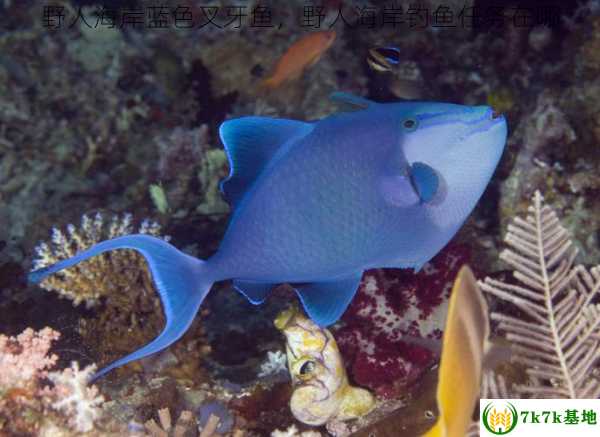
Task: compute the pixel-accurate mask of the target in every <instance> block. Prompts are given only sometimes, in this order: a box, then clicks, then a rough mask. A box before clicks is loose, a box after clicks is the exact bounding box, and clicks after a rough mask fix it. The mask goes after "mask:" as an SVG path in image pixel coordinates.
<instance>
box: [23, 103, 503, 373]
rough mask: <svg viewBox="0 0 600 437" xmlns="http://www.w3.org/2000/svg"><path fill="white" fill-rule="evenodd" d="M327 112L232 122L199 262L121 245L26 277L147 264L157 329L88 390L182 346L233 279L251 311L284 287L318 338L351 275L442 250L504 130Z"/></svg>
mask: <svg viewBox="0 0 600 437" xmlns="http://www.w3.org/2000/svg"><path fill="white" fill-rule="evenodd" d="M332 98H334V99H335V100H337V101H338V102H340V103H342V104H344V105H346V106H348V107H349V108H350V109H351V110H350V111H346V112H339V113H336V114H334V115H332V116H329V117H326V118H324V119H322V120H318V121H315V122H303V121H296V120H285V119H272V118H265V117H243V118H239V119H234V120H229V121H226V122H224V123H223V124H222V125H221V128H220V134H221V139H222V141H223V143H224V145H225V148H226V150H227V154H228V157H229V163H230V168H231V172H230V175H229V177H228V178H227V179H226V180H225V181H223V182H222V185H221V188H222V191H223V194H224V195H225V197H226V198H227V199H228V200H229V201H230V203H231V204H232V206H233V213H232V217H231V219H230V223H229V227H228V229H227V232H226V234H225V236H224V238H223V241H222V242H221V245H220V248H219V250H218V251H217V252H216V253H215V254H214V255H213V256H212V257H211V258H209V259H207V260H206V261H202V260H199V259H196V258H193V257H190V256H188V255H185V254H183V253H182V252H180V251H178V250H177V249H176V248H174V247H173V246H171V245H169V244H168V243H166V242H164V241H162V240H159V239H156V238H153V237H150V236H145V235H129V236H124V237H119V238H115V239H113V240H108V241H104V242H101V243H99V244H97V245H95V246H93V247H91V248H90V249H87V250H86V251H84V252H82V253H80V254H78V255H76V256H75V257H73V258H70V259H68V260H64V261H61V262H59V263H57V264H55V265H53V266H50V267H46V268H44V269H40V270H37V271H34V272H31V273H30V280H31V281H32V282H39V281H41V280H42V279H43V278H45V277H46V276H48V275H50V274H52V273H54V272H56V271H58V270H61V269H63V268H66V267H69V266H71V265H73V264H75V263H77V262H80V261H82V260H84V259H86V258H89V257H90V256H94V255H96V254H98V253H101V252H104V251H107V250H113V249H119V248H131V249H136V250H138V251H139V252H141V253H142V255H144V257H145V258H146V260H147V261H148V264H149V267H150V270H151V272H152V276H153V279H154V282H155V285H156V287H157V290H158V292H159V295H160V297H161V300H162V302H163V305H164V309H165V315H166V319H167V323H166V326H165V328H164V330H163V332H162V333H161V334H160V335H159V336H158V337H157V338H156V339H155V340H153V341H152V342H151V343H149V344H147V345H146V346H144V347H143V348H141V349H139V350H137V351H135V352H134V353H132V354H130V355H128V356H126V357H124V358H121V359H120V360H117V361H116V362H114V363H112V364H111V365H109V366H108V367H107V368H105V369H103V370H102V371H101V372H100V373H99V374H98V375H97V376H100V375H102V374H104V373H106V372H107V371H109V370H110V369H113V368H114V367H117V366H120V365H122V364H124V363H126V362H129V361H132V360H135V359H139V358H141V357H143V356H146V355H149V354H151V353H154V352H157V351H158V350H161V349H163V348H165V347H167V346H168V345H169V344H171V343H172V342H174V341H175V340H177V339H178V338H179V337H181V335H183V333H184V332H185V331H186V330H187V328H188V327H189V325H190V323H191V321H192V320H193V318H194V316H195V315H196V312H197V311H198V308H199V306H200V304H201V303H202V300H203V299H204V297H205V296H206V294H207V293H208V292H209V291H210V288H211V286H212V284H213V283H214V282H216V281H221V280H226V279H232V280H233V284H234V286H235V288H236V289H237V290H239V291H240V292H241V293H243V294H244V295H245V296H246V297H247V298H248V299H249V300H250V301H251V302H252V303H255V304H259V303H261V302H263V301H264V300H265V299H266V297H267V295H268V293H269V291H270V290H271V289H272V288H273V287H274V286H275V285H277V284H280V283H290V284H292V286H294V288H295V289H296V291H297V292H298V295H299V297H300V300H301V301H302V303H303V305H304V308H305V310H306V312H307V314H308V315H309V316H310V317H311V318H312V319H313V320H314V321H315V322H316V323H317V324H319V325H321V326H326V325H329V324H331V323H334V322H335V321H336V320H338V319H339V317H340V316H341V315H342V313H343V312H344V310H345V309H346V308H347V306H348V305H349V303H350V301H351V300H352V297H353V296H354V294H355V292H356V290H357V288H358V285H359V283H360V279H361V276H362V273H363V271H364V270H367V269H370V268H378V267H398V268H406V267H412V268H415V269H418V268H420V266H421V265H423V264H424V263H425V262H427V261H428V260H429V259H431V258H432V257H433V256H434V255H435V254H436V253H437V252H438V251H439V250H440V249H441V248H442V247H443V246H444V245H445V244H446V243H447V242H448V241H449V240H450V239H451V238H452V237H453V236H454V234H455V233H456V231H457V230H458V229H459V228H460V226H461V225H462V223H463V222H464V220H465V219H466V218H467V216H468V215H469V213H470V212H471V211H472V209H473V208H474V206H475V204H476V202H477V201H478V199H479V197H480V196H481V194H482V193H483V191H484V189H485V187H486V186H487V184H488V182H489V180H490V178H491V176H492V174H493V172H494V170H495V168H496V166H497V164H498V161H499V159H500V156H501V155H502V151H503V149H504V145H505V142H506V136H507V127H506V121H505V120H504V118H503V117H494V115H493V112H492V110H491V108H489V107H486V106H461V105H454V104H447V103H432V102H400V103H387V104H379V103H375V102H371V101H368V100H366V99H362V98H360V97H355V96H351V95H347V94H343V93H335V94H334V95H333V96H332Z"/></svg>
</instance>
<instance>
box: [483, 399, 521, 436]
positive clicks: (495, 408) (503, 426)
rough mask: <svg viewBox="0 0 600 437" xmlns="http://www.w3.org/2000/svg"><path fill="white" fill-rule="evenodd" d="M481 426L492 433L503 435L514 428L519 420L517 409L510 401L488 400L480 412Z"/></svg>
mask: <svg viewBox="0 0 600 437" xmlns="http://www.w3.org/2000/svg"><path fill="white" fill-rule="evenodd" d="M481 420H482V421H483V426H485V429H487V430H488V431H489V432H491V433H492V434H494V435H505V434H508V433H509V432H511V431H512V430H513V429H515V426H517V422H518V420H519V415H518V414H517V409H516V408H515V407H514V406H513V404H511V403H510V402H506V403H500V402H490V403H489V404H487V405H486V406H485V408H484V409H483V412H482V413H481Z"/></svg>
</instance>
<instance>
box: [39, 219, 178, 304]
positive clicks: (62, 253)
mask: <svg viewBox="0 0 600 437" xmlns="http://www.w3.org/2000/svg"><path fill="white" fill-rule="evenodd" d="M133 233H138V234H148V235H153V236H157V237H161V236H160V225H159V224H158V223H155V222H152V221H149V220H144V221H143V222H142V223H141V224H140V225H139V227H138V228H137V229H135V228H134V226H133V224H132V216H131V214H124V215H123V216H121V217H119V216H116V215H115V216H114V217H113V218H112V220H110V221H105V220H104V217H103V216H102V215H101V214H100V213H98V214H96V215H95V216H94V217H93V218H91V217H89V216H87V215H85V214H84V215H83V216H82V217H81V225H80V226H79V228H77V227H75V226H74V225H72V224H70V225H68V226H67V232H66V233H64V232H62V231H61V230H60V229H57V228H53V229H52V242H51V243H50V244H48V243H45V242H43V243H40V244H39V245H38V246H37V247H36V248H35V250H36V254H37V258H36V259H35V260H34V262H33V268H34V269H39V268H42V267H47V266H49V265H51V264H54V263H56V262H57V261H60V260H63V259H66V258H70V257H72V256H74V255H76V254H77V253H78V252H81V251H82V250H85V249H87V248H89V247H91V246H93V245H94V244H96V243H98V242H100V241H102V240H107V239H110V238H115V237H119V236H122V235H129V234H133ZM161 238H164V239H165V240H167V241H168V239H169V237H166V236H165V237H161ZM140 275H146V276H148V272H147V269H146V268H145V262H144V260H143V258H142V256H141V255H140V254H139V253H137V252H135V251H133V250H120V251H117V252H114V253H110V254H109V253H102V254H100V255H98V256H95V257H93V258H90V259H88V260H86V261H83V262H81V263H80V264H77V265H76V266H73V267H71V268H69V269H65V270H62V271H60V272H58V273H56V274H54V275H52V276H50V277H48V278H46V279H44V280H43V281H42V282H41V284H40V286H41V287H42V288H45V289H46V290H51V291H55V292H57V293H58V294H59V295H61V296H64V297H67V298H69V299H71V300H73V305H79V304H80V303H81V302H84V301H85V303H86V306H88V307H91V306H93V305H94V304H95V303H96V302H97V301H98V299H99V298H100V297H102V296H107V295H109V294H111V293H113V292H115V293H127V291H128V289H129V288H130V287H131V286H134V285H137V282H138V281H139V280H140V279H143V278H140Z"/></svg>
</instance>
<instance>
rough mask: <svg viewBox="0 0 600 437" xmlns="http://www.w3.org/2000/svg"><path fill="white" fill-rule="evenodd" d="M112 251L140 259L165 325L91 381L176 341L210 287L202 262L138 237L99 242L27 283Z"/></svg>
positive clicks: (146, 237) (155, 240)
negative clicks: (145, 264)
mask: <svg viewBox="0 0 600 437" xmlns="http://www.w3.org/2000/svg"><path fill="white" fill-rule="evenodd" d="M115 249H134V250H136V251H138V252H140V253H141V254H142V255H143V256H144V258H145V259H146V261H147V262H148V266H149V268H150V272H151V273H152V279H153V281H154V284H155V286H156V288H157V290H158V294H159V295H160V299H161V301H162V304H163V308H164V311H165V318H166V324H165V327H164V329H163V331H162V332H161V333H160V335H159V336H158V337H156V338H155V339H154V340H152V341H151V342H150V343H148V344H147V345H145V346H144V347H142V348H140V349H138V350H136V351H135V352H133V353H131V354H129V355H127V356H125V357H123V358H121V359H119V360H117V361H115V362H113V363H111V364H110V365H108V366H107V367H105V368H104V369H102V370H100V371H99V372H98V373H96V374H95V375H94V377H93V378H92V379H96V378H98V377H100V376H103V375H105V374H106V373H107V372H109V371H111V370H112V369H114V368H116V367H119V366H122V365H123V364H125V363H128V362H130V361H134V360H138V359H140V358H143V357H145V356H148V355H151V354H153V353H155V352H158V351H160V350H162V349H164V348H166V347H167V346H169V345H170V344H172V343H174V342H175V341H176V340H178V339H179V338H180V337H181V336H182V335H183V334H184V333H185V331H187V329H188V327H189V326H190V324H191V323H192V320H193V319H194V317H195V315H196V313H197V312H198V308H199V307H200V304H201V303H202V301H203V300H204V298H205V297H206V295H207V294H208V292H209V291H210V288H211V286H212V280H211V279H210V278H208V277H207V274H206V273H207V269H206V267H205V266H206V264H205V263H204V261H202V260H199V259H197V258H194V257H192V256H189V255H186V254H185V253H183V252H181V251H179V250H178V249H176V248H175V247H173V246H172V245H170V244H169V243H167V242H165V241H164V240H161V239H159V238H155V237H151V236H149V235H142V234H137V235H126V236H123V237H118V238H114V239H112V240H107V241H102V242H100V243H98V244H96V245H94V246H92V247H90V248H89V249H87V250H84V251H83V252H80V253H78V254H77V255H75V256H74V257H72V258H69V259H66V260H63V261H60V262H58V263H56V264H53V265H51V266H49V267H44V268H41V269H38V270H35V271H33V272H31V273H29V277H28V279H29V282H32V283H39V282H40V281H42V280H44V279H45V278H46V277H47V276H49V275H51V274H53V273H56V272H58V271H60V270H62V269H65V268H67V267H71V266H73V265H74V264H77V263H79V262H81V261H84V260H86V259H88V258H90V257H92V256H95V255H99V254H101V253H102V252H106V251H109V250H115Z"/></svg>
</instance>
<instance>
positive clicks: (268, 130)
mask: <svg viewBox="0 0 600 437" xmlns="http://www.w3.org/2000/svg"><path fill="white" fill-rule="evenodd" d="M312 129H313V125H312V124H310V123H305V122H303V121H297V120H286V119H282V118H268V117H242V118H237V119H234V120H227V121H225V122H224V123H223V124H221V127H220V129H219V134H220V135H221V141H222V142H223V145H224V146H225V151H226V152H227V157H228V158H229V168H230V171H229V176H228V177H227V179H225V180H223V181H222V182H221V185H220V188H221V192H222V193H223V195H224V196H225V198H226V199H227V201H228V202H229V203H231V204H232V206H235V205H236V204H237V202H238V200H239V199H240V198H241V197H242V196H243V195H244V193H245V192H246V190H247V189H248V187H250V185H252V183H253V182H254V181H255V180H256V178H257V177H258V176H259V175H260V174H261V172H262V171H263V169H264V168H265V167H266V165H267V163H268V162H269V161H270V160H271V158H272V156H273V155H274V154H275V152H276V151H277V150H278V149H279V147H280V146H281V145H282V144H284V143H287V142H289V141H292V140H295V139H298V138H300V137H303V136H305V135H307V134H308V133H309V132H310V131H312Z"/></svg>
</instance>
